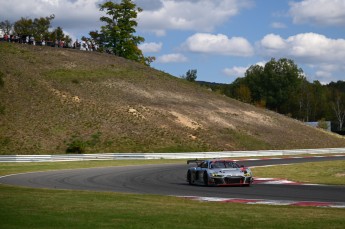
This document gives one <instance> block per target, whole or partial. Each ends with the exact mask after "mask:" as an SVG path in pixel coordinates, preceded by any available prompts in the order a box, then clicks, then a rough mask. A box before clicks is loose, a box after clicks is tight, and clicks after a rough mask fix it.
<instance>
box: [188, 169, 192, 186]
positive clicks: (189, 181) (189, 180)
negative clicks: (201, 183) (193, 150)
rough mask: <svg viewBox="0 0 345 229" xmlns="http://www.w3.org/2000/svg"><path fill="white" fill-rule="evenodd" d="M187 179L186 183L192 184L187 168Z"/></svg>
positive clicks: (190, 174)
mask: <svg viewBox="0 0 345 229" xmlns="http://www.w3.org/2000/svg"><path fill="white" fill-rule="evenodd" d="M187 181H188V184H192V173H191V172H190V170H188V172H187Z"/></svg>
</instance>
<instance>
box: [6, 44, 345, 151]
mask: <svg viewBox="0 0 345 229" xmlns="http://www.w3.org/2000/svg"><path fill="white" fill-rule="evenodd" d="M0 54H1V57H0V58H1V61H0V69H1V71H2V72H3V73H4V82H5V84H4V87H3V88H1V89H0V96H1V97H0V98H1V104H2V106H3V107H4V111H3V112H2V114H0V124H1V126H0V132H1V135H0V153H1V154H56V153H59V154H61V153H65V152H66V150H67V148H70V147H72V146H74V145H77V146H78V145H79V146H81V147H83V148H84V150H85V152H86V153H95V152H102V153H104V152H187V151H223V150H259V149H294V148H331V147H344V146H345V139H344V138H343V137H340V136H337V135H334V134H331V133H328V132H325V131H322V130H319V129H316V128H312V127H309V126H307V125H304V124H303V123H301V122H299V121H296V120H293V119H290V118H288V117H285V116H282V115H279V114H276V113H274V112H271V111H268V110H265V109H262V108H257V107H254V106H252V105H248V104H244V103H241V102H239V101H236V100H233V99H231V98H228V97H225V96H222V95H219V94H217V93H215V92H211V91H209V90H207V88H205V87H201V86H199V85H197V84H193V83H190V82H188V81H186V80H183V79H179V78H176V77H173V76H171V75H169V74H166V73H164V72H161V71H158V70H155V69H153V68H150V67H147V66H144V65H141V64H138V63H135V62H131V61H128V60H125V59H123V58H119V57H116V56H113V55H109V54H102V53H97V52H83V51H79V50H73V49H60V48H51V47H39V46H29V45H21V44H9V43H3V42H1V43H0Z"/></svg>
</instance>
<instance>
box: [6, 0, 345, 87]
mask: <svg viewBox="0 0 345 229" xmlns="http://www.w3.org/2000/svg"><path fill="white" fill-rule="evenodd" d="M134 2H135V3H136V4H137V6H139V7H141V8H143V10H144V11H143V12H141V13H140V14H139V16H138V23H139V26H138V27H137V33H138V35H140V36H142V37H144V38H145V43H143V44H141V46H140V48H141V49H142V50H143V52H144V54H145V55H147V56H155V57H156V61H155V62H154V63H152V67H154V68H156V69H159V70H162V71H165V72H167V73H170V74H172V75H174V76H177V77H179V76H181V75H184V74H185V73H186V72H187V71H188V70H189V69H197V71H198V73H197V76H198V78H197V80H203V81H209V82H219V83H231V82H233V81H234V80H235V79H236V78H237V77H243V75H244V72H245V70H246V69H247V68H248V67H249V66H251V65H254V64H261V65H264V64H265V62H267V61H269V60H270V59H271V58H276V59H279V58H282V57H285V58H289V59H292V60H294V61H295V63H296V64H297V65H298V66H299V67H301V68H302V69H303V70H304V72H305V75H306V77H307V79H308V80H309V81H310V82H312V81H314V80H319V81H320V82H321V83H329V82H330V81H337V80H345V74H344V73H345V0H135V1H134ZM99 3H100V0H88V1H85V0H27V1H22V0H11V1H8V0H0V5H1V7H0V21H3V20H6V19H8V20H10V21H12V22H15V21H16V20H18V19H20V17H28V18H35V17H41V16H48V15H50V14H55V16H56V17H55V19H54V21H53V26H61V27H62V28H63V29H64V30H65V32H66V33H68V34H70V35H71V36H72V37H74V38H80V37H81V36H82V35H85V36H87V35H88V32H89V31H91V30H96V29H99V27H100V26H101V23H100V21H99V17H100V16H101V14H102V13H101V12H99V10H98V6H97V5H98V4H99Z"/></svg>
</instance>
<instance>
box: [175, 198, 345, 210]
mask: <svg viewBox="0 0 345 229" xmlns="http://www.w3.org/2000/svg"><path fill="white" fill-rule="evenodd" d="M178 197H181V198H186V199H191V200H197V201H201V202H220V203H241V204H263V205H276V206H299V207H327V208H345V203H338V202H335V203H333V202H318V201H290V200H265V199H241V198H219V197H200V196H178Z"/></svg>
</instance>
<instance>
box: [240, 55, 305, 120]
mask: <svg viewBox="0 0 345 229" xmlns="http://www.w3.org/2000/svg"><path fill="white" fill-rule="evenodd" d="M303 79H304V77H303V71H302V69H300V68H298V66H297V65H296V64H295V63H294V62H293V61H292V60H289V59H285V58H282V59H279V60H278V61H276V60H275V59H274V58H272V59H271V60H270V61H269V62H267V63H266V65H265V66H264V67H262V66H259V65H253V66H251V67H250V68H249V69H247V71H246V73H245V77H244V78H239V79H237V80H236V81H235V82H234V84H235V87H234V88H235V91H236V90H237V91H238V90H240V87H243V86H246V87H248V89H249V91H250V93H251V100H252V102H254V103H256V104H258V105H260V106H262V105H265V106H266V107H267V108H269V109H272V110H276V111H278V112H280V113H285V114H288V113H290V112H291V104H290V98H291V97H292V96H293V95H294V94H295V93H296V92H297V89H298V88H299V87H300V84H301V82H302V80H303Z"/></svg>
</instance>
